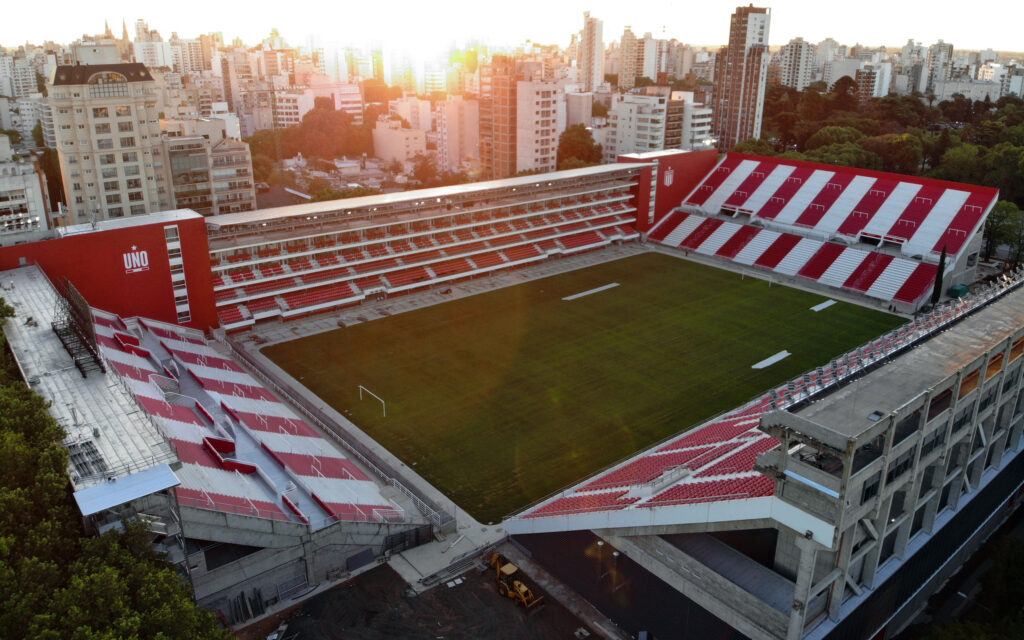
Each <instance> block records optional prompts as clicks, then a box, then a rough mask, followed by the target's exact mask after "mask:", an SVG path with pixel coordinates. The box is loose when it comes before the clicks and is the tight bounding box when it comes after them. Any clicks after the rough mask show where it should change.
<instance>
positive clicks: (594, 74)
mask: <svg viewBox="0 0 1024 640" xmlns="http://www.w3.org/2000/svg"><path fill="white" fill-rule="evenodd" d="M602 32H603V23H602V22H601V21H600V20H598V19H597V18H592V17H590V12H589V11H584V12H583V33H582V34H581V36H580V42H579V54H578V57H577V59H578V60H579V68H580V80H581V81H582V84H583V90H584V91H593V90H595V89H596V88H597V87H599V86H601V84H602V83H603V82H604V42H603V41H602Z"/></svg>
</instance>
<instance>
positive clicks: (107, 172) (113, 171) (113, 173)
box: [100, 167, 117, 178]
mask: <svg viewBox="0 0 1024 640" xmlns="http://www.w3.org/2000/svg"><path fill="white" fill-rule="evenodd" d="M100 173H102V174H103V177H104V178H116V177H117V167H109V168H107V169H103V170H102V171H101V172H100Z"/></svg>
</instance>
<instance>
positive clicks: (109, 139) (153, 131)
mask: <svg viewBox="0 0 1024 640" xmlns="http://www.w3.org/2000/svg"><path fill="white" fill-rule="evenodd" d="M49 94H50V95H49V102H50V109H51V111H52V113H53V124H54V130H55V133H56V138H57V140H56V142H57V152H58V157H59V159H60V169H61V175H62V176H63V179H64V193H65V194H67V198H68V209H69V214H70V216H71V220H72V223H80V222H87V221H89V220H93V219H95V220H105V219H107V218H120V217H123V216H126V215H141V214H145V213H150V212H153V211H161V210H164V209H167V208H169V207H170V206H171V195H170V193H169V191H168V190H167V187H166V185H165V184H164V182H163V180H164V175H163V166H164V165H163V163H164V158H163V157H162V150H161V146H160V124H159V122H158V112H157V102H156V83H155V81H154V80H153V77H152V76H151V75H150V73H149V71H148V70H147V69H146V67H145V66H144V65H142V64H138V63H131V64H115V65H77V66H60V67H57V68H56V69H55V70H54V73H53V75H52V76H51V78H50V82H49Z"/></svg>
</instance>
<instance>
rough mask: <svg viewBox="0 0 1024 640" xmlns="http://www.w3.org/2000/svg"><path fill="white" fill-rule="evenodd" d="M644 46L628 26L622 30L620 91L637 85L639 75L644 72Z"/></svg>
mask: <svg viewBox="0 0 1024 640" xmlns="http://www.w3.org/2000/svg"><path fill="white" fill-rule="evenodd" d="M643 67H644V47H643V42H642V41H641V40H639V39H638V38H637V37H636V35H635V34H634V33H633V31H632V29H630V28H629V27H628V26H627V27H626V30H625V31H623V32H622V40H621V45H620V53H619V87H618V88H619V91H629V90H631V89H632V88H633V87H635V86H636V78H637V76H639V75H641V74H642V73H643Z"/></svg>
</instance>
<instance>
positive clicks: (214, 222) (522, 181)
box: [206, 164, 643, 229]
mask: <svg viewBox="0 0 1024 640" xmlns="http://www.w3.org/2000/svg"><path fill="white" fill-rule="evenodd" d="M642 166H643V165H639V164H626V165H622V164H610V165H600V166H596V167H584V168H582V169H569V170H567V171H555V172H553V173H545V174H543V176H540V175H530V176H519V177H516V178H505V179H504V180H490V181H487V182H473V183H469V184H457V185H452V186H447V187H435V188H432V189H416V190H414V191H403V192H400V193H383V194H378V195H372V196H363V197H360V198H347V199H344V200H329V201H326V202H310V203H306V204H296V205H291V206H287V207H275V208H273V209H258V210H256V211H244V212H240V213H229V214H225V215H219V216H209V217H207V218H206V224H207V226H208V227H209V228H211V229H223V228H225V227H231V226H233V225H251V224H256V223H259V222H263V221H269V220H281V219H284V218H290V217H298V216H308V215H315V214H322V213H326V212H331V211H337V210H338V209H339V208H342V207H343V208H345V209H358V208H360V207H372V206H381V205H391V204H398V203H406V202H410V201H419V200H430V199H431V198H434V199H436V198H448V197H452V196H459V195H463V194H472V193H477V192H482V191H485V190H488V189H506V188H514V187H531V186H536V185H539V184H540V183H541V181H545V182H552V181H555V180H569V179H573V178H587V177H591V176H604V175H614V174H616V173H623V172H630V171H635V170H636V169H637V168H638V167H642Z"/></svg>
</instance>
